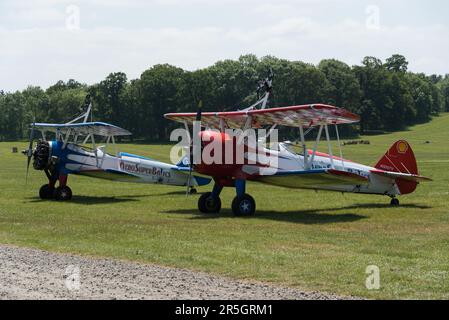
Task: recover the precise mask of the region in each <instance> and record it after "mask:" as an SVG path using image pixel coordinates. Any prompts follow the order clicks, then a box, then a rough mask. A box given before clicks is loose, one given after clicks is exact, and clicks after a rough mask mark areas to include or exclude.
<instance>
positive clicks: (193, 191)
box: [189, 188, 198, 194]
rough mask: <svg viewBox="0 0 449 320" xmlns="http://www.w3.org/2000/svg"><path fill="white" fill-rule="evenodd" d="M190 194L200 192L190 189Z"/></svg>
mask: <svg viewBox="0 0 449 320" xmlns="http://www.w3.org/2000/svg"><path fill="white" fill-rule="evenodd" d="M189 193H190V194H197V193H198V191H197V190H196V189H195V188H190V190H189Z"/></svg>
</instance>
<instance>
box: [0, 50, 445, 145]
mask: <svg viewBox="0 0 449 320" xmlns="http://www.w3.org/2000/svg"><path fill="white" fill-rule="evenodd" d="M270 68H271V69H272V70H273V72H274V74H275V79H274V89H273V93H274V96H273V97H272V99H271V100H270V107H275V106H276V107H280V106H290V105H301V104H313V103H325V104H331V105H336V106H338V107H343V108H346V109H348V110H350V111H352V112H354V113H356V114H358V115H360V116H361V121H360V123H359V124H357V125H354V126H343V127H342V130H343V134H345V135H357V134H367V133H368V134H369V133H375V132H385V131H396V130H402V129H404V128H406V127H408V126H410V125H413V124H416V123H423V122H426V121H429V120H430V119H431V117H432V116H435V115H438V114H439V113H440V112H445V111H449V75H446V76H444V77H443V76H440V75H430V76H429V75H425V74H422V73H412V72H409V71H408V62H407V60H406V58H405V57H404V56H401V55H393V56H392V57H390V58H388V59H386V60H385V61H381V60H380V59H377V58H375V57H366V58H364V59H363V61H362V63H361V65H356V66H349V65H347V64H345V63H344V62H341V61H338V60H334V59H328V60H323V61H321V62H320V63H319V64H318V65H312V64H308V63H304V62H301V61H288V60H284V59H278V58H276V57H273V56H266V57H263V58H261V59H259V58H257V57H256V56H255V55H244V56H241V57H240V58H239V59H238V60H224V61H219V62H217V63H215V64H214V65H212V66H210V67H207V68H204V69H199V70H196V71H186V70H183V69H181V68H178V67H176V66H172V65H168V64H160V65H155V66H153V67H151V68H150V69H148V70H145V71H144V72H143V73H142V75H141V76H140V78H138V79H133V80H128V78H127V76H126V74H125V73H123V72H116V73H111V74H110V75H108V76H107V77H106V79H104V80H103V81H101V82H100V83H97V84H93V85H90V86H88V85H86V84H83V83H80V82H78V81H76V80H68V81H67V82H64V81H62V80H61V81H58V82H57V83H56V84H54V85H52V86H50V87H49V88H47V89H46V90H44V89H42V88H40V87H36V86H29V87H28V88H26V89H24V90H22V91H16V92H4V91H2V90H1V88H0V141H3V140H16V139H24V138H26V137H27V136H28V134H29V131H28V128H29V124H30V123H32V122H33V119H36V121H38V122H55V123H64V122H67V121H69V120H71V119H72V118H74V117H75V116H77V115H79V113H80V112H81V110H80V106H82V105H83V103H84V100H85V97H86V95H87V94H89V95H90V96H91V99H92V101H93V119H94V120H96V121H103V122H109V123H112V124H115V125H117V126H120V127H123V128H126V129H128V130H130V131H131V132H133V137H132V139H145V140H147V141H167V139H168V137H169V134H170V132H171V130H172V129H174V128H176V127H179V125H178V124H175V123H171V122H170V121H167V120H166V119H165V118H164V117H163V114H165V113H168V112H194V111H196V109H197V105H198V102H199V101H200V100H201V101H202V102H203V110H204V111H231V110H237V109H243V108H245V107H248V106H249V105H251V104H252V103H254V102H255V101H256V100H257V96H256V92H255V89H256V83H257V81H258V80H259V79H261V78H265V77H266V76H267V73H268V70H270ZM283 133H284V134H285V135H289V134H291V135H293V134H296V133H293V131H292V129H284V131H283Z"/></svg>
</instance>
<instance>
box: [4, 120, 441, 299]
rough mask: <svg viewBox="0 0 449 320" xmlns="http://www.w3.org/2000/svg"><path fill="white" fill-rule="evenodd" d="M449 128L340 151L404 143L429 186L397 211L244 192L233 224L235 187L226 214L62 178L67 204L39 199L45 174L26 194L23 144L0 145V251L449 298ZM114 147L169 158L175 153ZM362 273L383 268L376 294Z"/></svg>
mask: <svg viewBox="0 0 449 320" xmlns="http://www.w3.org/2000/svg"><path fill="white" fill-rule="evenodd" d="M448 128H449V114H444V115H442V116H441V117H438V118H435V119H434V120H433V121H432V122H431V123H430V124H424V125H419V126H416V127H414V128H411V129H410V130H409V131H406V132H400V133H394V134H388V135H382V136H375V137H364V139H367V140H370V141H371V145H363V146H362V145H357V146H346V147H344V154H345V157H347V158H349V159H352V160H354V161H358V162H362V163H365V164H374V163H375V162H376V161H377V160H378V159H379V158H380V157H381V155H382V154H383V153H384V152H385V151H386V150H387V149H388V148H389V147H390V145H391V144H392V143H393V142H395V141H396V140H398V139H407V140H408V141H409V142H410V143H411V145H412V146H413V148H414V151H415V153H416V156H417V158H418V162H419V166H420V169H421V174H423V175H426V176H430V177H432V178H434V180H435V181H434V182H432V183H428V184H423V185H420V186H419V188H418V190H417V192H416V193H414V194H412V195H410V196H406V197H401V203H402V206H401V207H399V208H392V207H390V206H389V205H388V203H389V198H387V197H380V196H363V195H353V194H346V195H342V194H340V193H325V192H320V193H315V192H312V191H301V190H286V189H282V188H277V187H269V186H265V185H259V184H250V185H249V187H248V191H249V193H251V194H252V195H253V196H254V198H255V199H256V201H257V206H258V214H257V216H256V217H254V218H235V217H233V216H232V213H231V211H230V209H229V207H230V203H231V201H232V198H233V196H234V192H233V190H231V189H226V190H225V191H224V192H223V196H222V202H223V207H224V209H223V210H222V212H221V213H220V214H219V215H211V216H209V215H202V214H199V213H198V212H197V204H196V203H197V198H198V196H190V197H188V198H186V197H185V195H184V189H183V188H176V187H167V186H156V185H139V184H125V183H123V184H120V183H114V182H108V181H102V180H94V179H89V178H85V177H79V176H71V177H70V178H69V185H70V186H71V188H72V190H73V192H74V199H73V201H72V202H71V203H58V202H54V201H41V200H39V199H38V198H37V191H38V189H39V187H40V186H41V185H42V184H43V183H44V182H45V178H44V175H43V173H42V172H37V171H34V170H31V171H30V178H29V183H28V186H25V162H26V161H25V157H24V156H23V155H21V154H13V153H11V148H12V147H13V146H17V147H19V149H24V148H26V143H23V142H21V143H19V142H16V143H0V190H1V193H0V243H4V244H13V245H19V246H27V247H35V248H41V249H45V250H51V251H57V252H70V253H77V254H84V255H92V256H104V257H113V258H121V259H129V260H136V261H142V262H149V263H156V264H161V265H167V266H175V267H183V268H189V269H192V270H201V271H205V272H210V273H213V274H222V275H227V276H231V277H234V278H239V279H253V280H259V281H264V282H271V283H276V284H282V285H288V286H292V287H298V288H303V289H308V290H322V291H326V292H334V293H338V294H345V295H356V296H361V297H367V298H379V299H386V298H398V299H405V298H413V299H414V298H430V299H435V298H445V299H448V298H449V263H448V262H449V253H448V248H449V210H448V200H449V188H448V182H449V170H448V166H449V129H448ZM427 140H429V141H431V143H430V144H426V143H425V141H427ZM120 150H123V151H127V152H135V153H138V154H142V155H147V156H151V157H153V158H156V159H160V160H167V159H168V155H169V150H170V146H163V145H121V146H120ZM323 150H324V151H325V148H323ZM209 188H210V187H205V188H201V190H200V191H206V190H209ZM368 265H377V266H379V267H380V271H381V289H380V290H378V291H369V290H367V289H366V287H365V278H366V275H365V268H366V267H367V266H368Z"/></svg>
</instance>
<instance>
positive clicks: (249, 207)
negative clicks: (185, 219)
mask: <svg viewBox="0 0 449 320" xmlns="http://www.w3.org/2000/svg"><path fill="white" fill-rule="evenodd" d="M245 187H246V180H243V179H237V180H235V190H236V192H237V196H236V197H235V198H234V200H233V201H232V212H233V213H234V215H235V216H238V217H242V216H253V215H254V214H255V212H256V201H254V198H253V197H251V196H250V195H249V194H246V193H245ZM222 190H223V186H222V185H221V184H219V183H217V182H216V183H215V185H214V189H213V190H212V192H208V193H205V194H203V195H202V196H201V197H200V198H199V200H198V209H199V210H200V211H201V212H202V213H218V212H220V209H221V200H220V193H221V191H222Z"/></svg>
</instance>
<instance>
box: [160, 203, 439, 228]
mask: <svg viewBox="0 0 449 320" xmlns="http://www.w3.org/2000/svg"><path fill="white" fill-rule="evenodd" d="M401 207H402V208H414V209H430V208H431V207H428V206H424V205H415V204H409V205H402V206H401ZM388 208H391V206H390V205H388V204H378V203H368V204H356V205H351V206H346V207H336V208H324V209H312V210H303V211H301V210H297V211H287V212H275V211H263V210H262V211H261V210H258V211H257V213H256V215H255V216H254V217H248V218H247V219H268V220H275V221H283V222H292V223H300V224H310V225H313V224H331V223H347V222H356V221H359V220H363V219H369V217H368V216H364V215H360V214H357V213H331V212H337V211H341V210H357V209H388ZM164 213H167V214H189V215H194V217H192V219H217V218H236V219H238V218H242V217H235V216H234V215H233V214H232V211H231V210H230V209H222V210H221V212H220V213H219V214H202V213H199V212H198V211H197V210H192V209H180V210H170V211H165V212H164Z"/></svg>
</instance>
